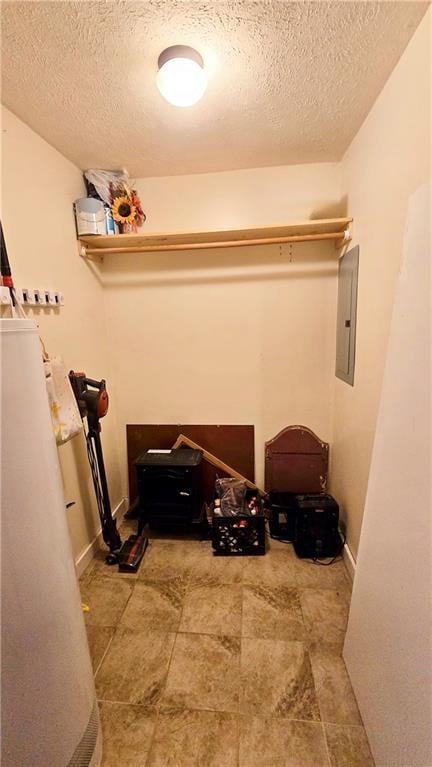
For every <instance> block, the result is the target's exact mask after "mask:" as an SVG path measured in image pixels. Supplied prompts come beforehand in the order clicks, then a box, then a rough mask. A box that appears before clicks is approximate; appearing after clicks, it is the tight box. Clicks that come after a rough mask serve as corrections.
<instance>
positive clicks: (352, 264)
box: [336, 245, 360, 386]
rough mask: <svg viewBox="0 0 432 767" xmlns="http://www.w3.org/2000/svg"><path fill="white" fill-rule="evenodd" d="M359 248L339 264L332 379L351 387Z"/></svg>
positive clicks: (354, 249)
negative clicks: (334, 365) (334, 361)
mask: <svg viewBox="0 0 432 767" xmlns="http://www.w3.org/2000/svg"><path fill="white" fill-rule="evenodd" d="M359 250H360V249H359V246H358V245H357V246H356V247H355V248H352V249H351V250H349V251H348V252H347V253H345V255H344V256H343V257H342V258H341V260H340V261H339V277H338V307H337V326H336V375H337V377H338V378H341V379H342V381H345V382H346V383H349V384H351V386H354V366H355V344H356V319H357V282H358V268H359Z"/></svg>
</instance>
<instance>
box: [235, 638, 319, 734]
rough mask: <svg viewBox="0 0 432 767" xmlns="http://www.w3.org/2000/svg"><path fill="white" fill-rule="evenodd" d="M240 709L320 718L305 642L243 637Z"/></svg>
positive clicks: (247, 712) (304, 717)
mask: <svg viewBox="0 0 432 767" xmlns="http://www.w3.org/2000/svg"><path fill="white" fill-rule="evenodd" d="M241 676H242V690H241V700H240V711H241V712H242V713H244V714H256V715H259V714H261V715H266V714H267V715H269V714H274V715H275V716H281V717H286V718H288V719H306V720H319V718H320V717H319V710H318V703H317V699H316V694H315V687H314V681H313V677H312V669H311V665H310V660H309V654H308V652H307V651H306V649H305V645H304V644H303V642H282V641H271V640H268V639H242V651H241Z"/></svg>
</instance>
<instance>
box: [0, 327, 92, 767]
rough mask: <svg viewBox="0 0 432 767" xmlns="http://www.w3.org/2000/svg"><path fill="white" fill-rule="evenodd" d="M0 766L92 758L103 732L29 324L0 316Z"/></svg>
mask: <svg viewBox="0 0 432 767" xmlns="http://www.w3.org/2000/svg"><path fill="white" fill-rule="evenodd" d="M0 343H1V404H2V414H1V429H2V445H1V447H2V476H1V479H2V483H1V502H2V505H1V508H2V519H1V522H2V563H1V576H2V578H1V587H2V626H1V652H2V758H1V764H2V767H24V766H25V767H97V765H99V764H100V760H101V732H100V724H99V716H98V708H97V702H96V695H95V688H94V680H93V672H92V667H91V662H90V656H89V649H88V643H87V637H86V631H85V626H84V620H83V615H82V609H81V600H80V594H79V589H78V584H77V579H76V575H75V566H74V561H73V556H72V550H71V545H70V540H69V532H68V528H67V522H66V511H65V503H64V497H63V486H62V481H61V475H60V466H59V461H58V455H57V448H56V444H55V440H54V436H53V430H52V426H51V416H50V412H49V406H48V399H47V394H46V387H45V378H44V371H43V365H42V357H41V346H40V342H39V336H38V332H37V328H36V324H35V323H34V322H32V321H31V320H26V319H0Z"/></svg>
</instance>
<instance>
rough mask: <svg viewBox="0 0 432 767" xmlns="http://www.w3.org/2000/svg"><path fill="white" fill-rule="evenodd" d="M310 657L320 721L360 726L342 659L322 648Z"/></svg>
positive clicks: (359, 718) (357, 711)
mask: <svg viewBox="0 0 432 767" xmlns="http://www.w3.org/2000/svg"><path fill="white" fill-rule="evenodd" d="M310 655H311V664H312V673H313V675H314V680H315V689H316V693H317V697H318V705H319V708H320V712H321V719H322V721H323V722H333V723H335V724H362V721H361V717H360V713H359V710H358V708H357V702H356V699H355V696H354V692H353V689H352V687H351V682H350V679H349V676H348V673H347V670H346V667H345V663H344V661H343V658H341V657H340V656H338V655H335V653H334V652H332V651H331V650H329V649H326V648H325V647H321V648H316V649H315V650H313V651H312V652H311V654H310Z"/></svg>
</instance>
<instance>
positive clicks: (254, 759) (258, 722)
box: [240, 717, 328, 767]
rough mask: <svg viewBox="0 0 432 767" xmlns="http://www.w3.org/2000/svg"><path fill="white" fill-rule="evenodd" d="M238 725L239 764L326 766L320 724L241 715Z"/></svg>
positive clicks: (247, 766) (249, 766)
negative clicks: (240, 721)
mask: <svg viewBox="0 0 432 767" xmlns="http://www.w3.org/2000/svg"><path fill="white" fill-rule="evenodd" d="M240 728H241V729H240V767H328V759H327V750H326V743H325V738H324V733H323V728H322V725H321V724H320V723H317V722H296V721H291V720H289V719H278V718H275V717H269V718H262V719H261V718H257V717H252V718H250V717H244V718H243V722H242V723H241V725H240Z"/></svg>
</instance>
